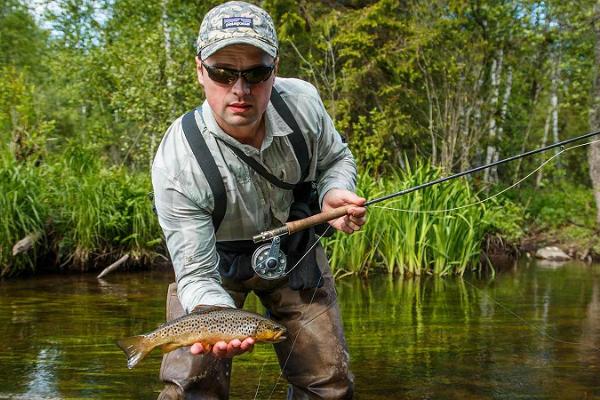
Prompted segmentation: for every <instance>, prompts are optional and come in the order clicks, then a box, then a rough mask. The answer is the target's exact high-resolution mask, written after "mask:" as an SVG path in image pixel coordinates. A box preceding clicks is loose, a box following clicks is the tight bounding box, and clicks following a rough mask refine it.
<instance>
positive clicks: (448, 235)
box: [325, 163, 518, 276]
mask: <svg viewBox="0 0 600 400" xmlns="http://www.w3.org/2000/svg"><path fill="white" fill-rule="evenodd" d="M439 177H440V170H439V169H436V168H433V167H431V166H428V165H424V164H421V163H417V164H416V166H415V167H414V168H411V167H410V166H409V164H407V168H406V169H405V170H404V171H402V172H400V173H398V174H396V175H393V176H391V177H388V178H386V179H382V180H375V179H373V178H372V176H371V175H370V174H368V173H365V174H362V175H361V177H360V179H359V187H358V189H359V190H358V191H359V193H360V194H361V195H362V196H365V197H366V198H368V199H374V198H377V197H379V196H381V195H383V194H389V193H393V192H397V191H399V190H403V189H406V188H410V187H413V186H416V185H418V184H422V183H425V182H429V181H432V180H434V179H436V178H439ZM513 214H515V215H516V214H517V211H516V210H510V209H507V208H506V207H505V206H504V205H500V204H498V203H492V202H490V203H480V202H479V200H478V197H477V196H476V195H475V194H474V193H472V191H471V189H470V185H469V184H468V183H467V182H466V181H458V180H455V181H450V182H446V183H444V184H439V185H434V186H432V187H430V188H427V189H424V190H422V191H416V192H413V193H410V194H407V195H404V196H400V197H398V198H396V199H393V200H389V201H387V202H385V203H383V204H381V205H379V204H376V205H373V206H371V207H370V210H369V215H368V222H367V224H366V225H365V227H364V228H363V230H361V231H359V232H357V233H355V234H353V235H350V236H348V235H337V236H335V237H333V238H331V239H327V240H326V241H325V245H326V248H327V249H328V250H329V252H330V254H331V265H332V268H333V270H334V271H335V273H336V274H343V273H363V274H366V273H368V271H369V269H372V268H376V267H383V268H384V269H385V270H386V271H387V272H388V273H390V274H391V273H396V272H397V273H400V274H407V275H423V274H434V275H438V276H443V275H448V274H458V275H462V274H463V273H464V272H465V270H466V269H467V268H476V267H477V266H478V261H479V254H480V250H481V245H482V241H483V238H484V235H485V234H486V233H488V232H491V231H494V230H497V229H501V228H503V227H504V226H506V227H508V228H510V229H513V230H514V234H517V233H516V231H517V228H516V225H517V224H518V219H517V218H516V217H515V216H514V215H513ZM503 217H506V218H505V222H504V224H505V225H502V226H501V225H500V223H499V221H500V220H501V219H502V218H503ZM509 221H512V223H509ZM511 233H513V232H512V231H511Z"/></svg>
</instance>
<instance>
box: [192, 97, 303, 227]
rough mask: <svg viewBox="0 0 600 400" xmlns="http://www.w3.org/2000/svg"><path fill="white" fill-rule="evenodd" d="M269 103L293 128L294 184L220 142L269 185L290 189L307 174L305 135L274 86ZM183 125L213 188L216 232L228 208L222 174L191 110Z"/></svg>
mask: <svg viewBox="0 0 600 400" xmlns="http://www.w3.org/2000/svg"><path fill="white" fill-rule="evenodd" d="M271 104H273V107H274V108H275V110H276V111H277V113H278V114H279V115H280V116H281V118H282V119H283V120H284V121H285V123H286V124H287V125H288V126H289V127H290V128H291V129H292V133H291V134H290V135H289V136H288V138H289V141H290V143H291V144H292V147H293V148H294V155H295V156H296V159H297V160H298V164H299V165H300V180H299V181H298V182H297V183H289V182H284V181H282V180H280V179H279V178H277V177H275V176H274V175H273V174H271V173H270V172H269V171H267V169H266V168H265V167H264V166H263V165H262V164H260V163H259V162H258V161H256V160H254V159H253V158H251V157H249V156H247V155H246V154H245V153H244V152H243V151H241V150H240V149H238V148H236V147H234V146H231V145H230V144H228V143H227V142H224V141H222V143H224V144H226V145H227V146H228V147H229V148H230V149H231V150H232V151H233V152H234V153H235V154H236V155H237V156H238V157H240V159H242V160H243V161H244V162H246V164H248V165H249V166H250V167H251V168H252V169H254V170H255V171H256V172H257V173H258V174H260V175H261V176H262V177H263V178H265V179H266V180H267V181H269V182H270V183H271V184H273V185H275V186H277V187H279V188H281V189H285V190H292V189H294V188H295V187H296V185H298V184H300V183H302V182H304V180H305V179H306V177H307V176H308V170H309V161H310V160H309V159H308V146H307V144H306V141H305V140H304V136H303V135H302V131H301V130H300V127H299V126H298V123H297V122H296V119H295V118H294V116H293V115H292V112H291V111H290V109H289V107H288V106H287V104H286V102H285V101H284V100H283V98H282V97H281V95H280V94H279V92H278V91H277V89H275V88H274V87H273V90H272V91H271ZM200 112H202V111H200ZM182 127H183V132H184V134H185V137H186V138H187V141H188V143H189V144H190V147H191V148H192V152H193V153H194V156H195V157H196V160H197V161H198V164H199V165H200V168H201V169H202V172H204V176H206V180H207V181H208V184H209V185H210V190H211V191H212V194H213V198H214V202H215V204H214V210H213V214H212V221H213V226H214V227H215V232H217V230H218V229H219V226H220V225H221V222H222V221H223V217H224V216H225V211H226V207H227V196H226V193H225V185H224V184H223V178H222V176H221V173H220V172H219V168H218V167H217V164H216V163H215V160H214V157H213V155H212V153H211V152H210V150H209V149H208V146H207V145H206V141H205V140H204V137H203V136H202V134H201V133H200V130H199V129H198V124H197V123H196V119H195V117H194V111H190V112H188V113H186V114H185V115H184V116H183V119H182Z"/></svg>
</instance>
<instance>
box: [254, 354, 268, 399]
mask: <svg viewBox="0 0 600 400" xmlns="http://www.w3.org/2000/svg"><path fill="white" fill-rule="evenodd" d="M267 360H268V359H267V358H265V361H264V362H263V364H262V367H260V374H259V375H258V386H256V392H255V393H254V400H256V399H257V398H258V393H259V392H260V381H261V380H262V375H263V371H264V370H265V365H267Z"/></svg>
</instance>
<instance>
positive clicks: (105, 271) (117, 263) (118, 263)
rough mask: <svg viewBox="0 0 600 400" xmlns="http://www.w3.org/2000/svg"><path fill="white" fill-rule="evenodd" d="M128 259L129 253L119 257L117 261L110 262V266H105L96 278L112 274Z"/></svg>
mask: <svg viewBox="0 0 600 400" xmlns="http://www.w3.org/2000/svg"><path fill="white" fill-rule="evenodd" d="M128 259H129V254H125V255H124V256H123V257H121V258H119V259H118V260H117V261H115V262H114V263H112V264H110V265H109V266H108V267H106V268H104V269H103V270H102V272H100V274H99V275H98V276H97V277H96V278H98V279H100V278H102V277H104V276H106V275H108V274H110V273H111V272H113V271H114V270H115V269H117V268H119V267H120V266H121V265H122V264H123V263H124V262H125V261H127V260H128Z"/></svg>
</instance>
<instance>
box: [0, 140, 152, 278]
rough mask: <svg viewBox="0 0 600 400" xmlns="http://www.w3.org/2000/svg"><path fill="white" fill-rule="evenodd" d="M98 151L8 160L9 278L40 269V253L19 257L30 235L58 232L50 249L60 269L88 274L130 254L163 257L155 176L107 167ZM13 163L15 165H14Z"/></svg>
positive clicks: (1, 239) (3, 185)
mask: <svg viewBox="0 0 600 400" xmlns="http://www.w3.org/2000/svg"><path fill="white" fill-rule="evenodd" d="M94 154H98V152H95V151H93V150H91V149H85V148H81V147H78V146H75V145H73V146H67V148H66V151H65V152H64V153H62V154H61V155H60V157H56V158H54V159H52V160H47V163H44V164H42V165H39V166H37V165H34V164H28V163H22V162H20V163H18V162H16V161H14V159H12V158H11V157H10V156H8V155H6V154H4V155H2V158H1V162H2V169H1V171H0V190H2V192H3V193H7V195H5V196H1V197H0V216H1V217H2V221H6V223H4V222H3V223H2V228H0V229H1V232H0V249H1V252H0V257H1V258H0V265H1V266H2V268H3V269H2V271H3V274H5V275H7V274H16V273H19V272H23V271H24V269H25V268H26V267H27V268H29V269H33V268H34V266H35V263H34V261H35V260H34V258H35V254H29V253H28V254H26V255H23V256H18V257H12V255H11V253H10V248H11V247H12V245H13V244H14V243H15V242H16V241H18V240H19V239H21V238H23V237H24V236H25V235H27V234H29V233H31V232H34V231H42V232H46V233H48V232H51V235H50V236H49V237H47V239H48V242H47V243H45V244H46V246H47V248H46V250H51V251H52V252H53V253H55V256H56V257H54V258H55V259H56V260H58V265H57V267H58V266H63V267H64V266H67V267H69V268H71V267H75V268H78V269H81V270H85V269H88V268H90V267H93V266H95V265H100V266H102V265H104V266H105V265H107V264H109V263H110V261H111V260H114V259H116V258H118V257H120V256H121V255H123V254H125V253H128V254H129V255H130V256H131V258H132V259H133V260H141V259H148V258H151V257H153V256H154V255H156V254H157V253H155V251H154V250H155V248H156V246H157V245H158V244H160V243H161V242H162V239H161V238H162V233H161V231H160V227H159V225H158V221H157V219H156V216H155V215H154V214H153V212H152V204H151V202H150V200H149V198H148V193H149V192H150V190H151V183H150V177H149V173H148V172H140V173H136V172H132V171H130V170H127V169H126V168H125V167H120V166H112V167H108V166H106V163H105V162H103V160H101V159H99V158H97V157H95V156H94ZM11 160H12V161H11Z"/></svg>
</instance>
